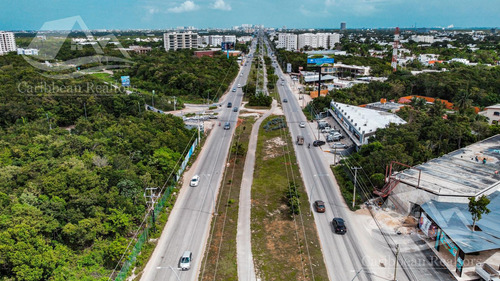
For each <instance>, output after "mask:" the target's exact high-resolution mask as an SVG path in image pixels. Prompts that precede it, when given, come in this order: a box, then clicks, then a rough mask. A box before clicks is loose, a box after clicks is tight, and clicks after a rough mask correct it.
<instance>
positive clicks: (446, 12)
mask: <svg viewBox="0 0 500 281" xmlns="http://www.w3.org/2000/svg"><path fill="white" fill-rule="evenodd" d="M479 2H480V3H477V2H476V3H477V4H476V7H474V9H471V7H470V2H468V1H467V2H466V1H451V0H444V1H439V3H436V2H435V1H430V0H423V1H403V0H372V1H370V0H349V1H348V0H306V1H298V0H290V1H282V0H279V1H273V2H270V1H255V0H254V1H245V2H243V1H231V0H181V1H172V2H169V3H164V2H161V1H159V0H125V1H120V2H119V3H118V2H116V1H109V2H104V1H96V0H90V1H86V2H85V3H82V2H69V1H58V0H49V1H45V3H44V5H43V6H39V5H37V4H38V2H35V1H33V0H20V1H16V5H14V4H13V3H14V2H11V3H12V4H8V5H5V6H4V9H2V10H1V11H0V18H1V19H2V20H1V21H0V30H38V29H40V28H41V27H42V26H43V24H44V23H45V22H48V21H53V20H58V19H62V18H67V17H73V16H81V17H82V19H83V20H84V21H85V23H86V25H87V26H88V28H89V29H167V28H175V27H177V26H195V27H197V28H209V27H212V28H231V27H232V26H239V25H241V24H259V25H264V26H266V27H278V28H279V27H282V26H286V27H288V28H328V29H338V28H339V27H340V22H346V23H347V28H391V27H396V26H399V27H402V28H412V27H415V26H416V27H428V28H453V27H463V28H474V27H486V28H488V27H498V26H500V19H499V18H498V17H497V15H498V13H499V12H500V6H499V5H498V3H497V1H496V0H482V1H479ZM19 7H22V9H20V8H19Z"/></svg>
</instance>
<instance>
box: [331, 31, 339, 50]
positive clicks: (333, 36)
mask: <svg viewBox="0 0 500 281" xmlns="http://www.w3.org/2000/svg"><path fill="white" fill-rule="evenodd" d="M336 43H340V34H338V33H330V36H329V45H330V49H333V48H335V44H336Z"/></svg>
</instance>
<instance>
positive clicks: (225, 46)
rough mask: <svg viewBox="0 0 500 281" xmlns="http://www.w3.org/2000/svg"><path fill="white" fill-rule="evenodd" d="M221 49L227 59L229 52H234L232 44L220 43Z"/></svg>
mask: <svg viewBox="0 0 500 281" xmlns="http://www.w3.org/2000/svg"><path fill="white" fill-rule="evenodd" d="M221 47H222V50H225V51H226V53H227V58H229V50H234V42H222V43H221Z"/></svg>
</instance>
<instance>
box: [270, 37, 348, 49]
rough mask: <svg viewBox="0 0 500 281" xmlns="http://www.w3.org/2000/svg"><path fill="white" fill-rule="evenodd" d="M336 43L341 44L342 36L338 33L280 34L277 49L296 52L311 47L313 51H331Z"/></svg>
mask: <svg viewBox="0 0 500 281" xmlns="http://www.w3.org/2000/svg"><path fill="white" fill-rule="evenodd" d="M336 43H340V34H338V33H303V34H299V35H297V34H293V33H279V34H278V42H277V44H276V47H277V48H279V49H286V50H288V51H295V50H301V49H304V48H305V47H306V46H309V47H310V48H311V49H320V48H322V49H331V48H333V47H335V44H336Z"/></svg>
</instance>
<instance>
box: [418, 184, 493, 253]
mask: <svg viewBox="0 0 500 281" xmlns="http://www.w3.org/2000/svg"><path fill="white" fill-rule="evenodd" d="M489 198H490V200H491V202H490V204H489V205H488V209H490V211H491V212H490V213H489V214H483V217H482V219H481V220H479V221H477V222H476V225H477V226H478V227H479V228H480V229H481V231H472V230H471V229H470V228H469V226H472V216H471V214H470V212H469V208H468V204H467V203H451V202H438V201H434V200H431V201H429V202H427V203H425V204H423V205H422V209H423V210H424V211H425V213H426V214H427V215H428V216H429V217H430V218H431V219H432V220H433V221H434V222H435V223H436V224H437V225H438V226H439V228H441V229H442V230H443V231H444V233H446V235H448V237H450V239H451V240H453V242H455V244H456V245H457V246H458V247H459V248H460V249H462V251H464V252H465V253H466V254H469V253H476V252H481V251H487V250H494V249H500V191H496V192H494V193H492V194H491V195H490V196H489Z"/></svg>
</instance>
